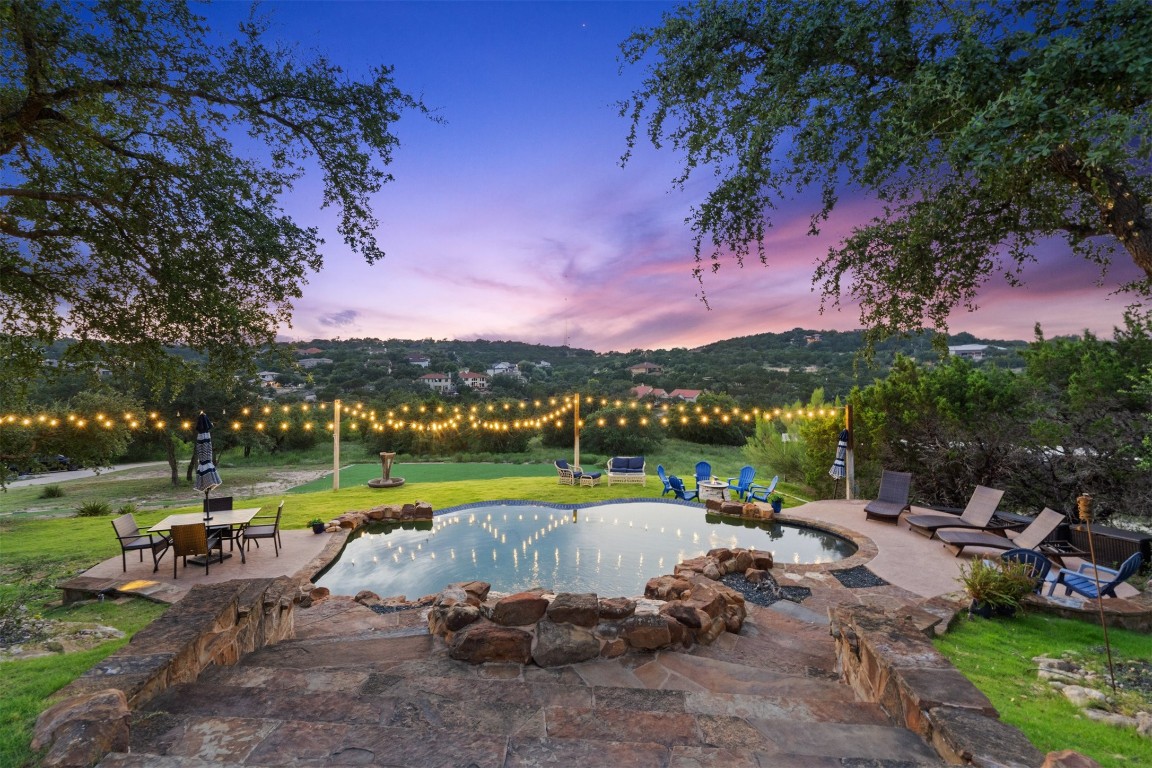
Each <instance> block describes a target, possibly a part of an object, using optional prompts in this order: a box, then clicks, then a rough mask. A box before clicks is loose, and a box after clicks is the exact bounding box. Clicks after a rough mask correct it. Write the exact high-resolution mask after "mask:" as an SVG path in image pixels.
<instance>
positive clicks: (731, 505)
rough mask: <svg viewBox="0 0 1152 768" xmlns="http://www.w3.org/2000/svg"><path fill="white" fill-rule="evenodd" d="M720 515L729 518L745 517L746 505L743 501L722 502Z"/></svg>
mask: <svg viewBox="0 0 1152 768" xmlns="http://www.w3.org/2000/svg"><path fill="white" fill-rule="evenodd" d="M720 514H722V515H728V516H729V517H742V516H743V515H744V503H743V502H741V501H722V502H720Z"/></svg>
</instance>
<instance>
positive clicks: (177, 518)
mask: <svg viewBox="0 0 1152 768" xmlns="http://www.w3.org/2000/svg"><path fill="white" fill-rule="evenodd" d="M258 514H260V507H244V508H242V509H218V510H214V511H212V512H209V513H204V512H181V513H178V514H175V515H168V517H166V518H164V519H163V520H161V521H160V522H158V523H156V524H155V525H153V526H152V527H151V528H149V529H148V532H149V533H167V532H168V531H170V530H172V526H174V525H195V524H196V523H203V524H204V525H206V526H208V528H209V529H212V528H225V527H227V528H228V536H229V538H230V539H232V540H235V536H236V531H237V530H239V529H242V528H244V526H246V525H248V523H250V522H252V518H254V517H256V515H258ZM221 555H222V556H223V557H222V558H221V559H224V558H228V557H231V556H232V553H231V552H221ZM240 562H242V563H246V562H248V559H247V558H246V557H245V555H244V543H243V542H240Z"/></svg>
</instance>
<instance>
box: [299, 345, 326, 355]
mask: <svg viewBox="0 0 1152 768" xmlns="http://www.w3.org/2000/svg"><path fill="white" fill-rule="evenodd" d="M296 354H298V355H322V354H324V350H322V349H320V347H306V348H304V349H298V350H296Z"/></svg>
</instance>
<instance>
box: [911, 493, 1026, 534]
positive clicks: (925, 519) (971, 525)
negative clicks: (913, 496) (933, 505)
mask: <svg viewBox="0 0 1152 768" xmlns="http://www.w3.org/2000/svg"><path fill="white" fill-rule="evenodd" d="M1003 496H1004V491H998V490H996V489H995V488H985V487H984V486H982V485H978V486H976V490H974V491H972V498H970V499H968V506H966V507H964V513H963V514H961V515H960V516H959V517H957V516H956V515H949V514H946V513H944V514H924V515H909V516H908V517H907V518H906V519H907V521H908V527H909V528H910V529H911V530H913V531H916V533H922V534H924V535H925V536H927V537H928V538H932V537H933V536H935V535H936V531H938V530H939V529H941V528H967V529H969V530H975V531H982V530H984V529H986V528H987V527H988V524H989V523H991V522H992V517H993V516H994V515H995V514H996V507H997V505H999V504H1000V499H1001V498H1002V497H1003Z"/></svg>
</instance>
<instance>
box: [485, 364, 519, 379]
mask: <svg viewBox="0 0 1152 768" xmlns="http://www.w3.org/2000/svg"><path fill="white" fill-rule="evenodd" d="M487 373H488V375H489V376H513V377H515V378H517V379H519V378H520V366H518V365H516V363H504V362H500V363H493V364H492V367H490V368H489V369H488V371H487Z"/></svg>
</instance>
